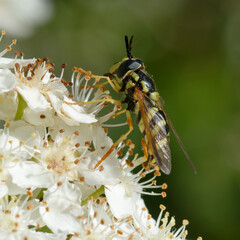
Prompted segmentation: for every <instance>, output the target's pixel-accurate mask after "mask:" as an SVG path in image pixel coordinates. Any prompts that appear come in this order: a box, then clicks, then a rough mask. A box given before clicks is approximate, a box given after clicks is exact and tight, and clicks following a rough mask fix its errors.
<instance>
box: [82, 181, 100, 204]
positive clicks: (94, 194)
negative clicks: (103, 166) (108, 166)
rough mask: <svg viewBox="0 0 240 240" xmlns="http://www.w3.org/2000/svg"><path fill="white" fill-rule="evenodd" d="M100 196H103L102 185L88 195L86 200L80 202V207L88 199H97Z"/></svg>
mask: <svg viewBox="0 0 240 240" xmlns="http://www.w3.org/2000/svg"><path fill="white" fill-rule="evenodd" d="M102 194H104V186H103V185H102V186H101V187H100V188H99V189H98V190H97V191H96V192H94V193H92V194H90V195H89V196H88V197H87V198H86V199H84V200H83V201H82V203H81V205H82V206H83V205H85V204H86V203H87V201H88V199H89V198H90V197H93V198H95V199H96V198H98V197H99V196H101V195H102Z"/></svg>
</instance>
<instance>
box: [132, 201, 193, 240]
mask: <svg viewBox="0 0 240 240" xmlns="http://www.w3.org/2000/svg"><path fill="white" fill-rule="evenodd" d="M160 209H161V211H160V214H159V216H158V219H157V221H155V220H154V219H153V218H152V216H151V215H150V214H149V212H148V210H147V208H146V206H145V204H144V202H143V200H142V199H139V200H138V201H137V202H136V211H135V212H134V214H133V225H134V226H135V228H136V229H139V231H137V233H138V235H139V238H140V239H142V240H148V239H151V240H168V239H176V240H183V239H186V236H187V230H186V226H187V225H188V221H187V220H183V225H182V226H181V227H180V228H179V229H176V228H175V219H174V217H172V218H171V219H170V221H169V220H168V218H169V213H168V212H166V213H165V214H164V215H163V212H164V211H165V210H166V208H165V206H163V205H160Z"/></svg>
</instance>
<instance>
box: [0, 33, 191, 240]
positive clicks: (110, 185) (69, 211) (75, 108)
mask: <svg viewBox="0 0 240 240" xmlns="http://www.w3.org/2000/svg"><path fill="white" fill-rule="evenodd" d="M4 34H5V33H4V32H2V36H3V35H4ZM1 39H2V37H1ZM1 39H0V40H1ZM15 43H16V41H13V42H12V44H11V45H9V46H7V47H6V49H5V50H3V51H2V52H0V119H1V120H3V121H4V126H3V128H2V129H1V130H0V180H1V181H0V239H28V240H29V239H71V240H77V239H185V238H186V235H187V230H186V225H187V224H188V221H187V220H184V221H183V224H182V227H180V228H179V229H175V228H173V227H174V225H175V221H174V218H171V219H170V220H169V213H168V212H165V213H164V211H165V207H164V206H163V205H161V206H160V210H159V212H160V214H159V217H158V219H157V220H154V219H153V218H152V217H151V215H150V214H149V212H148V210H147V208H146V206H145V204H144V201H143V199H142V197H141V196H142V195H143V194H149V195H161V196H162V197H165V196H166V193H165V192H164V189H166V187H167V185H166V184H165V183H163V184H162V185H161V186H159V185H158V186H157V185H156V177H157V176H159V175H160V172H159V169H158V168H157V167H156V168H155V169H152V170H148V169H145V168H143V167H142V163H143V162H144V158H141V157H140V158H139V157H138V156H137V155H135V156H134V155H133V148H134V144H133V143H132V142H131V140H126V141H124V142H121V143H120V144H119V145H118V146H117V147H116V148H115V149H114V150H113V151H112V152H111V154H109V155H108V157H107V158H106V160H105V161H103V162H102V164H100V166H99V167H98V168H96V169H95V168H94V166H96V164H97V163H98V162H99V161H100V160H101V158H102V156H104V154H106V152H107V151H108V150H109V149H110V148H111V146H112V144H113V141H112V140H111V138H110V137H109V136H108V134H107V133H108V131H107V129H106V128H104V122H106V121H107V120H109V119H110V118H112V117H114V116H115V115H116V112H117V111H118V110H119V106H115V105H113V104H109V102H110V103H111V97H110V96H109V92H108V91H106V90H105V87H104V85H105V83H103V84H101V83H99V79H98V78H96V77H95V78H94V77H93V75H92V74H91V73H90V72H85V71H84V70H82V69H80V68H74V69H73V75H72V79H71V81H69V82H67V81H66V80H65V79H64V78H63V73H64V68H65V65H64V64H63V65H62V72H61V74H60V76H59V77H57V76H56V75H55V74H54V65H53V64H52V63H50V62H49V60H48V59H47V58H46V59H24V58H23V54H21V53H19V52H15V58H6V57H3V55H5V54H6V53H7V51H10V50H11V48H12V45H13V44H15ZM69 89H71V91H69ZM102 109H104V111H102ZM108 110H109V111H108ZM103 112H105V113H104V114H103ZM106 112H107V113H106ZM119 125H121V124H119ZM105 126H106V125H105ZM147 175H148V176H150V177H149V178H146V176H147ZM151 175H152V177H151ZM154 189H156V192H153V190H154ZM161 191H162V192H161Z"/></svg>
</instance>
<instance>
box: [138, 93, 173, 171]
mask: <svg viewBox="0 0 240 240" xmlns="http://www.w3.org/2000/svg"><path fill="white" fill-rule="evenodd" d="M136 91H137V94H138V102H139V107H140V115H141V118H142V120H143V124H144V128H145V134H146V137H147V141H148V144H147V145H148V147H149V148H150V149H149V150H150V151H149V150H148V151H149V152H151V153H152V154H153V156H154V159H155V161H156V163H157V164H158V166H159V167H160V169H161V170H162V171H163V172H164V173H165V174H169V173H170V171H171V152H170V147H169V136H168V128H167V127H168V125H167V120H166V118H165V116H164V112H163V111H162V110H161V108H159V107H158V106H156V104H155V103H154V102H153V101H152V100H151V99H150V98H149V97H148V96H147V95H143V94H142V93H141V91H140V90H138V89H136Z"/></svg>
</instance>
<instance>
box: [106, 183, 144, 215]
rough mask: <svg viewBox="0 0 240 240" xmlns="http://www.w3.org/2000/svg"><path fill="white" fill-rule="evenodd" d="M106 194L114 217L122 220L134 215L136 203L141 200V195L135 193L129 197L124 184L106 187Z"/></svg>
mask: <svg viewBox="0 0 240 240" xmlns="http://www.w3.org/2000/svg"><path fill="white" fill-rule="evenodd" d="M105 194H106V197H107V199H108V203H109V205H110V208H111V210H112V213H113V215H114V216H115V217H116V218H120V219H121V218H125V217H128V216H129V215H133V213H134V211H135V207H136V201H137V200H138V199H139V198H140V194H138V193H135V192H134V193H133V194H132V196H129V195H128V194H127V193H126V189H125V186H124V185H123V184H116V185H106V188H105Z"/></svg>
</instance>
